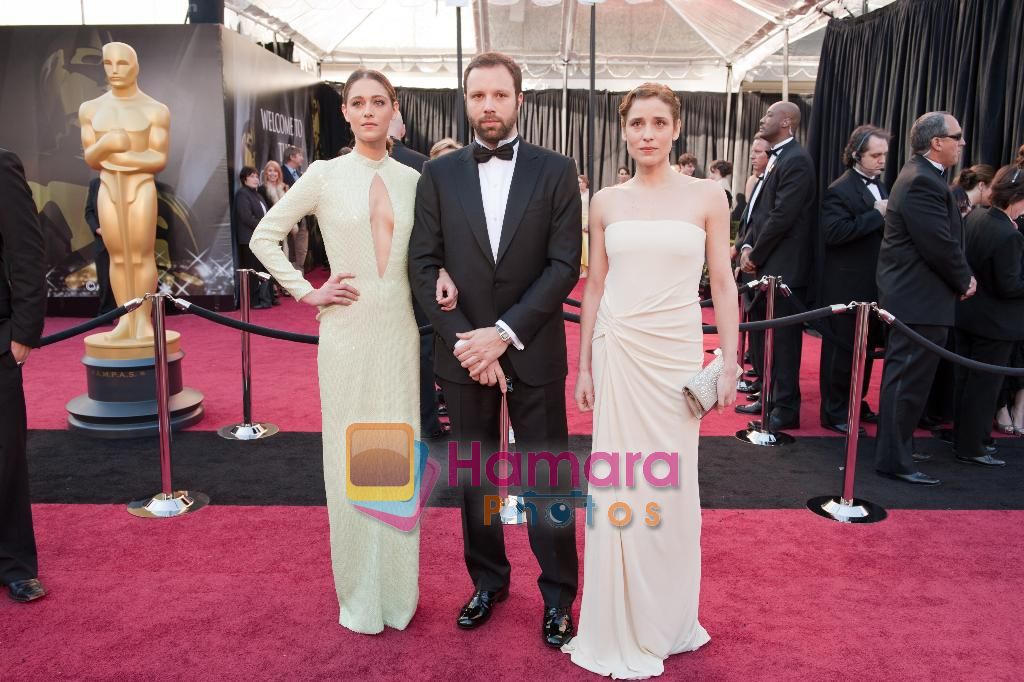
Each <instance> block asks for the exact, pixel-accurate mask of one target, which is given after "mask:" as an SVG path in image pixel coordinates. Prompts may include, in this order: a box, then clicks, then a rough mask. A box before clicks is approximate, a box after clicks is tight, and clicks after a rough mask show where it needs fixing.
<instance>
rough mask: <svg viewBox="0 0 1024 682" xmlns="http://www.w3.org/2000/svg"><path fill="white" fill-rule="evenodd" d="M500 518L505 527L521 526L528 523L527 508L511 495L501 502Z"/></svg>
mask: <svg viewBox="0 0 1024 682" xmlns="http://www.w3.org/2000/svg"><path fill="white" fill-rule="evenodd" d="M499 517H500V518H501V524H502V525H503V526H518V525H521V524H524V523H526V508H525V507H524V506H523V503H522V501H520V499H519V498H518V497H517V496H515V495H509V496H508V497H506V498H505V499H504V500H502V501H501V513H500V514H499Z"/></svg>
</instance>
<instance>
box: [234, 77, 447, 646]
mask: <svg viewBox="0 0 1024 682" xmlns="http://www.w3.org/2000/svg"><path fill="white" fill-rule="evenodd" d="M397 103H398V100H397V97H396V95H395V91H394V88H392V87H391V84H390V83H388V81H387V79H386V78H385V77H384V76H382V75H381V74H379V73H377V72H373V71H357V72H355V73H354V74H353V75H352V76H351V77H350V78H349V80H348V82H347V83H346V84H345V104H344V105H343V111H344V113H345V117H346V119H347V120H348V121H349V123H351V124H352V129H353V132H354V133H355V136H356V145H355V149H354V150H353V152H352V153H351V154H348V155H346V156H342V157H339V158H336V159H332V160H330V161H317V162H315V163H313V164H312V165H310V167H309V170H308V171H306V173H305V174H304V175H303V176H302V177H301V178H299V180H298V181H297V182H296V183H295V185H294V186H293V187H292V188H291V189H290V190H289V191H288V192H287V193H286V194H285V195H284V196H283V197H282V198H281V200H280V201H278V202H277V203H276V204H274V206H273V208H271V209H270V211H269V212H268V213H267V215H266V216H265V217H264V218H263V220H262V221H261V222H260V224H259V226H258V227H257V228H256V231H255V232H254V233H253V236H252V240H251V242H250V247H251V248H252V251H253V253H254V254H256V256H257V257H258V258H259V259H260V261H261V262H262V263H263V264H264V266H266V268H267V271H268V272H270V274H271V275H273V276H274V278H275V279H277V281H278V282H280V284H281V286H283V287H285V288H286V289H287V290H288V292H289V293H290V294H291V295H292V296H293V297H294V298H295V300H297V301H301V302H302V303H307V304H309V305H314V306H318V307H319V308H320V312H319V314H318V315H317V319H318V320H319V321H320V344H319V346H318V348H317V366H318V370H319V380H320V406H321V410H322V412H323V458H324V482H325V485H326V488H327V511H328V518H329V521H330V530H331V563H332V565H333V568H334V583H335V588H336V591H337V595H338V603H339V605H340V607H341V617H340V622H341V624H342V625H343V626H345V627H347V628H349V629H350V630H354V631H356V632H361V633H366V634H371V633H378V632H381V631H382V630H383V629H384V626H385V625H387V626H390V627H393V628H397V629H403V628H405V626H406V625H408V623H409V621H410V620H411V619H412V616H413V613H415V611H416V602H417V598H418V595H419V588H418V581H419V529H418V528H414V529H413V530H412V531H410V532H402V531H400V530H398V529H396V528H393V527H391V526H388V525H385V524H384V523H383V522H381V521H379V520H377V519H375V518H371V517H370V516H366V515H364V514H362V513H361V512H359V511H358V510H356V509H355V508H353V507H352V506H351V505H350V504H349V501H348V499H347V497H346V494H345V486H346V480H345V458H346V457H345V431H346V429H347V428H348V426H349V425H350V424H353V423H360V422H368V423H404V424H408V425H409V426H411V427H412V430H413V433H415V434H418V433H419V414H420V412H419V385H418V380H417V377H418V376H419V333H418V331H417V327H416V319H415V317H414V316H413V311H412V297H411V293H410V289H409V280H408V276H407V274H406V260H407V252H408V244H409V235H410V233H411V231H412V222H413V203H414V201H415V196H416V182H417V180H418V178H419V173H417V172H416V171H414V170H412V169H410V168H407V167H405V166H403V165H401V164H400V163H398V162H397V161H395V160H394V159H392V158H390V157H389V156H388V154H387V147H386V143H387V130H388V122H389V121H390V119H391V117H392V115H393V111H394V110H395V109H396V108H397ZM307 214H312V215H315V216H316V217H317V220H318V222H319V224H320V229H321V232H322V233H323V239H324V245H325V246H326V248H327V258H328V260H329V261H330V265H331V273H332V275H331V278H330V279H329V280H328V282H327V283H326V284H324V286H323V287H321V288H320V289H314V288H313V286H312V285H311V284H310V283H309V282H307V281H306V279H305V278H304V277H303V276H302V273H301V272H300V271H298V270H296V269H295V268H293V267H292V265H291V263H289V262H288V259H287V258H286V257H285V255H284V252H283V251H282V250H281V246H280V242H281V241H282V240H283V239H284V238H285V235H287V234H288V232H289V231H290V230H291V229H292V227H294V226H295V223H296V222H298V220H299V219H301V218H302V217H303V216H305V215H307ZM440 288H442V287H441V285H440V283H439V289H440ZM451 291H453V289H451V290H450V293H451ZM452 296H454V294H452ZM444 303H445V306H446V309H447V306H449V305H451V304H453V300H452V298H449V297H445V299H444ZM310 408H311V409H314V408H313V404H312V403H311V404H310Z"/></svg>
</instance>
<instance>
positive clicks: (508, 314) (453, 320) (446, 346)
mask: <svg viewBox="0 0 1024 682" xmlns="http://www.w3.org/2000/svg"><path fill="white" fill-rule="evenodd" d="M581 211H582V206H581V204H580V191H579V184H578V182H577V180H576V166H575V163H574V162H573V161H572V160H571V159H568V158H566V157H564V156H562V155H560V154H556V153H555V152H552V151H548V150H546V149H542V148H540V147H536V146H534V145H531V144H527V143H526V142H520V143H519V150H518V156H517V159H516V166H515V172H514V174H513V176H512V185H511V188H510V190H509V196H508V204H507V208H506V210H505V219H504V223H503V226H502V230H501V239H500V241H499V244H498V257H497V259H494V258H493V257H492V255H491V246H490V241H489V240H488V237H487V220H486V218H485V217H484V208H483V200H482V198H481V194H480V176H479V174H478V171H477V163H476V161H475V160H474V159H473V146H472V145H468V146H466V147H464V148H463V149H461V150H459V151H457V152H453V153H451V154H446V155H444V156H441V157H439V158H437V159H434V160H433V161H429V162H427V163H426V164H425V165H424V166H423V174H422V175H421V176H420V180H419V185H418V186H417V189H416V220H415V224H414V226H413V231H412V237H411V238H410V240H409V281H410V284H411V286H412V291H413V295H414V296H415V297H416V300H417V301H418V302H419V304H420V306H422V308H423V310H424V311H425V312H426V313H427V317H428V318H429V319H430V323H431V324H432V325H433V326H434V332H435V335H436V336H435V342H434V357H435V360H434V361H435V371H436V372H437V374H438V376H440V377H442V378H444V379H447V380H448V381H453V382H459V383H473V380H472V379H471V378H470V376H469V373H468V372H467V371H466V370H465V369H463V368H462V366H461V365H460V364H459V362H458V360H456V358H455V356H454V355H453V354H452V351H453V349H454V347H455V342H456V341H457V340H458V339H457V338H456V336H455V334H456V333H457V332H466V331H470V330H472V329H477V328H481V327H490V326H492V325H493V324H494V323H495V322H496V321H498V320H499V319H501V320H503V321H504V322H505V323H506V324H507V325H508V326H509V327H510V328H511V329H512V331H514V332H515V334H516V336H518V337H519V340H520V341H521V342H522V343H523V345H524V346H525V349H524V350H522V351H519V350H516V349H515V347H514V346H512V345H509V347H508V351H507V352H506V353H505V354H504V355H503V356H502V362H508V363H511V365H512V368H513V369H514V371H515V373H516V375H517V376H518V377H519V379H520V380H522V381H523V382H524V383H526V384H528V385H532V386H541V385H544V384H547V383H550V382H552V381H557V380H560V379H564V378H565V375H566V373H567V372H568V368H567V365H566V346H565V327H564V326H563V322H562V301H563V300H564V299H565V297H566V296H567V295H568V294H569V292H570V291H572V288H573V286H575V284H576V282H577V280H578V279H579V268H580V250H581V233H580V212H581ZM442 266H443V267H444V268H445V269H447V270H448V273H449V274H450V275H451V277H452V279H453V280H454V281H455V284H456V286H457V287H458V288H459V303H458V306H457V308H456V309H455V310H454V311H451V312H443V311H441V310H440V308H439V307H438V305H437V302H436V301H435V299H434V295H435V284H436V282H437V272H438V269H439V268H441V267H442Z"/></svg>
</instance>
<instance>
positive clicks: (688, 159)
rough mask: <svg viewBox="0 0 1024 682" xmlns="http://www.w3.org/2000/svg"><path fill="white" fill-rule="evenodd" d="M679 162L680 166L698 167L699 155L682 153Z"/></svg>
mask: <svg viewBox="0 0 1024 682" xmlns="http://www.w3.org/2000/svg"><path fill="white" fill-rule="evenodd" d="M678 164H679V165H680V166H693V167H694V168H696V167H697V157H696V156H694V155H693V154H680V155H679V161H678Z"/></svg>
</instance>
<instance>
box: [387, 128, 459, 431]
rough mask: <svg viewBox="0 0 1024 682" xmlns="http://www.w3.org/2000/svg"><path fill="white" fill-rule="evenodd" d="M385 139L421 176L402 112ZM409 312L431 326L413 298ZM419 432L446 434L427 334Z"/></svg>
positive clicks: (419, 157) (423, 336)
mask: <svg viewBox="0 0 1024 682" xmlns="http://www.w3.org/2000/svg"><path fill="white" fill-rule="evenodd" d="M388 136H389V137H390V138H391V152H390V153H391V158H393V159H394V160H395V161H397V162H398V163H400V164H402V165H403V166H408V167H409V168H412V169H413V170H414V171H416V172H417V173H422V172H423V164H425V163H426V162H427V157H426V156H425V155H423V154H420V153H419V152H418V151H416V150H415V149H409V148H408V147H406V146H405V145H404V144H403V143H402V140H403V139H404V138H405V120H404V119H403V118H402V112H401V111H396V112H395V115H394V117H392V119H391V123H390V124H389V125H388ZM412 311H413V314H414V315H416V324H417V325H419V326H420V327H423V326H426V325H428V324H430V320H429V319H427V315H426V313H424V312H423V309H422V308H420V304H419V303H418V302H417V301H416V297H415V296H414V297H413V299H412ZM420 431H421V436H422V437H423V438H426V439H428V440H437V439H439V438H444V437H445V436H447V435H448V433H449V431H448V429H447V428H445V425H444V424H442V423H441V418H440V416H439V414H438V410H437V390H436V389H435V387H434V339H433V337H432V336H431V335H430V334H421V335H420Z"/></svg>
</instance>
